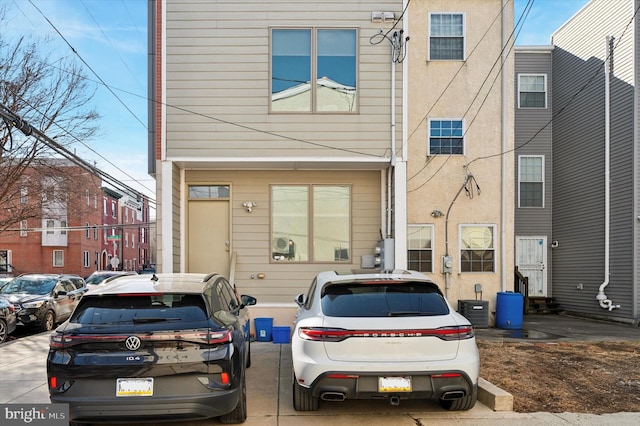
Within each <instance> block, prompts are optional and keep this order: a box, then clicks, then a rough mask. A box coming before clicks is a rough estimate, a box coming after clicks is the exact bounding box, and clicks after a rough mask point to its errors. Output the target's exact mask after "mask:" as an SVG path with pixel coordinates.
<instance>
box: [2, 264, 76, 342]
mask: <svg viewBox="0 0 640 426" xmlns="http://www.w3.org/2000/svg"><path fill="white" fill-rule="evenodd" d="M84 292H85V289H84V288H80V289H78V288H76V286H75V285H74V284H73V283H72V282H71V280H70V279H69V278H68V277H65V276H62V275H55V274H24V275H20V276H18V277H16V278H14V279H13V280H11V281H10V282H9V283H8V284H7V285H6V286H4V287H3V288H2V290H0V299H4V300H7V301H8V302H9V303H11V304H13V305H14V306H15V308H16V314H17V321H18V325H23V326H26V327H34V328H39V329H41V330H43V331H51V330H53V329H54V327H55V325H56V324H58V323H61V322H63V321H65V320H66V319H67V318H69V316H70V315H71V311H73V309H74V308H75V306H76V304H77V303H78V300H80V298H81V297H82V294H83V293H84Z"/></svg>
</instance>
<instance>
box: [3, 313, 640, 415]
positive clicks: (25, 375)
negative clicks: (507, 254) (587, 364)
mask: <svg viewBox="0 0 640 426" xmlns="http://www.w3.org/2000/svg"><path fill="white" fill-rule="evenodd" d="M558 321H562V318H560V317H556V316H554V318H551V319H550V323H553V326H554V327H558V330H561V329H562V330H564V331H565V334H566V330H567V329H568V328H571V327H573V326H577V324H574V323H573V320H571V324H569V323H567V324H565V327H563V326H562V324H558ZM580 321H583V320H580ZM526 323H527V322H526V320H525V324H526ZM603 326H604V328H601V332H602V333H604V334H606V333H607V328H609V327H608V326H607V325H606V324H605V325H603ZM621 327H625V326H621ZM583 328H584V324H583V326H582V327H580V329H581V330H582V329H583ZM536 329H540V330H541V331H543V325H540V324H539V323H536ZM590 330H591V331H592V332H593V331H594V328H590ZM609 331H611V330H609ZM628 331H629V334H628V336H629V337H633V336H634V335H635V336H638V328H637V327H636V328H632V327H629V330H628ZM491 333H494V334H495V333H500V331H491ZM478 334H479V338H480V339H481V338H483V337H482V336H481V335H482V334H490V333H489V330H487V332H485V333H478ZM486 337H487V338H488V337H489V336H486ZM590 337H593V334H590ZM47 350H48V333H41V334H38V335H34V336H24V337H21V338H20V339H17V340H13V341H10V342H7V343H4V344H0V404H8V403H15V404H48V403H49V394H48V391H47V384H46V356H47ZM247 385H248V389H247V393H248V402H247V404H248V414H249V418H248V419H247V421H246V422H245V423H244V424H245V425H247V426H254V425H255V426H258V425H259V426H299V425H305V426H306V425H311V426H315V425H330V426H340V425H349V426H359V425H362V426H378V425H379V426H389V425H394V426H395V425H398V426H403V425H407V426H416V425H419V426H420V425H440V424H442V425H444V424H447V425H452V424H453V425H487V426H495V425H616V426H626V425H629V426H632V425H633V426H636V425H638V424H640V413H617V414H609V415H604V416H598V415H590V414H574V413H561V414H551V413H515V412H512V411H493V410H491V409H489V408H488V407H487V406H485V405H483V404H481V403H478V404H476V406H475V407H474V408H473V409H471V410H469V411H464V412H449V411H446V410H443V409H442V408H440V406H439V405H438V404H437V403H436V402H423V401H403V402H401V403H400V405H399V406H396V407H393V406H390V405H388V404H387V403H386V402H384V401H344V402H333V403H331V402H324V401H321V402H320V409H319V410H318V411H314V412H296V411H295V410H294V409H293V404H292V395H291V386H292V383H291V352H290V345H288V344H274V343H271V342H253V343H252V366H251V368H249V370H247ZM161 424H162V425H168V426H178V425H180V426H186V425H189V426H198V425H205V424H217V422H216V421H212V422H211V421H210V422H200V421H198V422H190V423H188V424H187V423H184V422H180V423H161Z"/></svg>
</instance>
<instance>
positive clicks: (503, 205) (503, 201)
mask: <svg viewBox="0 0 640 426" xmlns="http://www.w3.org/2000/svg"><path fill="white" fill-rule="evenodd" d="M506 6H507V0H502V10H503V11H504V10H505V8H506ZM508 40H509V39H508V35H507V14H506V13H502V119H501V120H502V152H508V151H507V131H506V126H507V83H508V81H507V74H508V73H507V72H506V69H505V66H506V63H507V52H508V51H507V49H506V44H507V42H508ZM500 158H501V159H502V167H501V178H502V182H501V191H500V194H501V195H500V212H501V214H500V222H501V224H502V226H500V246H501V250H500V269H501V272H502V279H501V282H502V291H503V292H505V291H507V270H506V269H507V253H506V251H507V250H506V247H507V232H506V231H507V230H506V228H507V226H506V224H507V177H506V176H505V175H506V172H507V156H506V155H501V156H500ZM512 178H513V177H512Z"/></svg>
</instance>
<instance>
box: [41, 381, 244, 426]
mask: <svg viewBox="0 0 640 426" xmlns="http://www.w3.org/2000/svg"><path fill="white" fill-rule="evenodd" d="M239 397H240V389H231V390H228V391H219V392H216V393H215V394H206V395H189V396H185V397H182V396H172V397H158V398H156V397H149V398H148V397H132V398H129V397H127V398H117V399H116V398H109V399H102V398H101V399H97V398H96V399H90V398H82V397H80V398H68V397H63V396H53V395H52V396H51V402H52V403H66V404H69V416H70V418H71V420H74V421H80V422H89V423H100V422H118V421H120V422H122V421H125V420H126V422H127V423H129V424H133V423H135V422H141V421H153V420H163V421H167V420H175V421H179V420H198V419H206V418H210V417H218V416H221V415H224V414H227V413H229V412H231V411H233V409H234V408H235V407H236V405H237V404H238V398H239Z"/></svg>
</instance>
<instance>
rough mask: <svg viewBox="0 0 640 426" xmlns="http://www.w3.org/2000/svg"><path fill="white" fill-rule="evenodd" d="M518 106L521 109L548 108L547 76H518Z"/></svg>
mask: <svg viewBox="0 0 640 426" xmlns="http://www.w3.org/2000/svg"><path fill="white" fill-rule="evenodd" d="M518 106H519V107H520V108H546V107H547V76H546V74H518Z"/></svg>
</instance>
